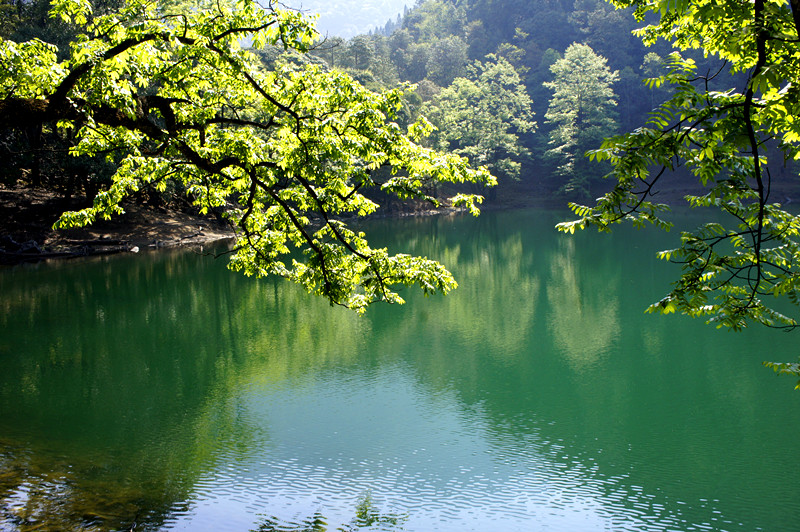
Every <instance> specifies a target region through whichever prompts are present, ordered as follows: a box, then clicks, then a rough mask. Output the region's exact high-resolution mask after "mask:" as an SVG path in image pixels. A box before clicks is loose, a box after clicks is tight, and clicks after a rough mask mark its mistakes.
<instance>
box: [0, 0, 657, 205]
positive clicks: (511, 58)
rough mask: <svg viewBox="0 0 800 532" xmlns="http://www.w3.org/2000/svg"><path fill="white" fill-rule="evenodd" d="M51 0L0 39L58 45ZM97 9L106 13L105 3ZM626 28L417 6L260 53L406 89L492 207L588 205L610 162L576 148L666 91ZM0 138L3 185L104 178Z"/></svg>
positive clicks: (595, 12)
mask: <svg viewBox="0 0 800 532" xmlns="http://www.w3.org/2000/svg"><path fill="white" fill-rule="evenodd" d="M49 5H50V4H49V2H48V1H46V0H37V1H34V2H30V3H27V2H9V1H7V2H5V3H4V4H3V6H2V7H3V9H4V13H5V16H4V17H3V20H4V23H3V26H2V27H1V28H0V37H3V38H6V39H9V40H12V41H18V42H21V41H24V40H27V39H30V38H41V39H43V40H45V41H47V42H54V43H56V44H58V45H59V46H60V48H61V49H62V50H64V49H65V47H66V46H67V43H68V42H69V40H70V39H71V37H72V35H71V32H72V31H74V30H72V29H71V28H70V26H69V25H68V24H64V23H60V22H59V21H57V20H54V19H52V18H51V17H49V16H48V15H47V12H48V9H49ZM98 7H99V8H101V9H113V8H114V2H106V3H105V4H102V3H101V4H99V5H98ZM637 25H638V23H637V21H636V20H635V19H634V17H632V16H631V10H630V9H628V10H617V9H615V8H614V6H612V5H610V4H608V3H606V2H603V1H601V0H591V1H579V2H575V3H574V4H573V3H572V2H550V1H543V2H535V3H532V4H531V3H528V2H511V1H503V2H488V1H470V2H455V1H451V0H428V1H425V2H419V3H418V4H417V5H415V6H414V7H413V8H410V9H407V10H406V12H405V14H404V16H398V18H397V19H396V20H389V21H388V22H387V23H386V24H385V26H383V27H382V28H380V29H379V30H378V31H375V32H371V33H370V34H369V35H359V36H356V37H354V38H351V39H349V40H345V39H342V38H340V37H336V36H327V37H325V38H324V39H323V40H320V41H319V42H317V43H316V44H315V45H314V46H313V47H312V49H311V50H310V52H309V53H307V54H300V53H295V54H288V55H289V56H292V55H293V56H294V57H287V54H286V53H284V52H283V50H282V48H280V47H274V48H271V49H270V48H267V49H262V50H259V51H257V53H258V54H259V55H260V57H261V58H262V61H264V63H265V64H267V65H271V66H274V64H275V62H276V61H296V62H317V63H319V64H321V65H323V66H324V67H325V68H330V69H340V70H344V71H345V72H346V73H348V74H349V75H351V76H352V77H353V78H355V79H356V80H358V81H359V82H360V83H361V84H363V85H364V86H365V87H367V88H369V89H373V90H383V89H390V88H394V87H397V86H399V85H400V84H401V83H403V82H410V83H413V84H415V86H416V88H415V90H414V91H412V92H408V93H407V94H406V95H405V97H404V98H405V101H404V105H403V108H402V110H401V113H402V116H401V119H402V121H404V122H405V123H406V124H408V123H413V122H414V121H415V120H416V119H417V118H418V117H419V116H425V117H427V118H428V119H429V120H430V121H431V122H432V123H433V125H434V126H436V128H437V129H436V132H435V133H434V135H433V136H432V137H431V138H430V139H429V140H428V142H429V143H430V144H431V145H432V146H433V147H435V148H437V149H441V150H446V151H450V152H453V153H457V154H460V155H464V156H467V157H468V158H469V159H470V162H471V163H472V164H474V165H488V167H489V169H490V170H491V171H492V172H493V173H494V174H495V175H496V176H497V177H498V178H499V179H500V186H499V187H498V188H497V189H494V190H488V191H484V192H487V193H488V196H489V198H488V199H489V200H490V201H491V200H493V199H496V198H497V197H498V195H499V197H500V198H501V201H502V198H504V197H505V198H511V197H518V196H519V193H518V191H517V189H520V188H522V190H523V191H524V192H525V194H526V195H528V196H531V197H539V198H546V197H550V196H551V195H552V194H553V193H554V192H557V193H559V194H560V195H562V196H564V197H566V198H567V199H574V198H581V199H587V198H589V197H593V196H592V195H593V194H595V192H596V191H593V190H592V188H593V187H594V188H597V187H598V186H600V184H601V177H602V176H603V175H604V174H605V173H607V171H608V168H605V167H604V166H602V165H597V164H588V161H587V160H586V159H585V158H584V156H583V154H584V153H585V152H586V151H587V150H589V149H593V148H596V147H598V146H599V143H600V141H601V140H602V138H604V137H605V136H608V135H611V134H614V133H617V132H620V131H627V130H631V129H633V128H635V127H638V126H640V125H642V124H644V123H645V122H646V120H647V117H648V113H649V112H650V111H651V110H652V109H653V108H654V107H655V106H656V105H657V104H658V103H660V102H661V101H662V100H663V99H664V98H665V97H666V95H667V94H668V92H667V89H666V88H664V87H655V86H650V87H648V86H647V85H646V84H645V83H644V80H645V79H646V78H653V77H658V76H659V75H662V74H663V73H664V72H665V68H664V61H665V59H666V56H667V54H668V53H669V52H670V48H669V46H668V43H666V42H665V41H661V42H659V43H657V44H656V45H654V46H651V47H645V46H644V45H643V43H642V42H641V40H640V39H638V38H636V37H635V36H633V35H632V33H631V32H632V30H633V29H634V28H636V27H637ZM61 53H62V54H63V53H64V52H63V51H62V52H61ZM2 139H3V140H2V142H3V144H2V148H3V150H4V151H5V152H6V156H5V157H3V162H2V163H0V164H2V165H3V167H2V168H1V169H0V172H1V173H0V178H1V179H2V182H3V183H4V184H6V185H9V184H14V183H26V184H30V185H32V186H44V187H47V188H50V189H53V190H55V191H58V192H59V193H60V194H64V195H65V196H67V197H71V196H73V195H85V196H86V197H88V198H91V197H94V196H95V195H96V193H97V192H98V191H99V190H101V189H102V188H103V187H107V186H108V184H109V183H110V177H111V175H112V174H113V172H114V171H115V168H114V164H113V162H111V163H110V162H109V161H107V160H105V159H104V158H102V157H86V156H82V157H71V156H68V155H67V152H68V150H69V147H70V144H71V142H72V140H71V139H70V138H69V136H68V135H65V134H64V133H63V132H60V131H58V130H55V129H52V130H44V131H35V130H31V131H26V132H24V133H22V134H21V133H19V132H10V131H9V130H6V133H5V134H4V135H3V137H2ZM23 146H27V149H24V148H23ZM45 146H46V149H45V148H44V147H45ZM34 154H35V155H34ZM43 155H44V156H43ZM172 188H173V187H169V192H173V190H172ZM511 188H513V189H514V192H513V193H508V194H506V193H505V191H506V190H508V189H511ZM598 190H599V189H598ZM141 194H142V195H143V196H148V197H149V196H153V197H152V198H149V199H151V201H153V202H159V201H170V199H171V198H170V197H169V193H167V194H163V193H162V194H159V193H157V192H156V191H153V190H148V191H142V193H141ZM157 196H160V197H157Z"/></svg>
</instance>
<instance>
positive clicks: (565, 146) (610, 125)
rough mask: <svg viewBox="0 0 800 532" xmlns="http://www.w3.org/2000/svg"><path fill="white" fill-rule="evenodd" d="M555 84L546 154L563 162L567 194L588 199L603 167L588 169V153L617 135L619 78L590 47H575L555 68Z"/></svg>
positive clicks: (560, 170) (548, 115)
mask: <svg viewBox="0 0 800 532" xmlns="http://www.w3.org/2000/svg"><path fill="white" fill-rule="evenodd" d="M550 70H551V71H552V72H553V75H554V77H555V79H554V80H553V81H552V82H546V83H544V86H545V87H547V88H549V89H551V90H552V91H553V97H552V99H551V100H550V107H549V108H548V109H547V113H546V114H545V115H544V116H545V118H546V119H547V123H549V124H551V125H552V126H553V129H552V131H551V132H550V146H552V147H551V148H550V149H549V150H548V151H547V154H548V155H549V156H550V157H551V158H553V159H555V160H556V161H558V169H557V174H558V175H561V176H564V177H565V178H566V183H565V184H564V186H563V187H562V188H561V191H562V192H565V193H567V194H578V195H581V196H588V195H589V194H590V187H591V183H592V181H595V180H597V179H599V178H600V177H601V175H598V174H601V172H602V171H603V169H602V167H600V168H599V169H598V167H597V166H594V167H592V166H589V165H588V164H586V161H585V158H584V156H583V155H584V153H585V152H586V151H587V150H589V149H592V148H596V147H597V146H599V145H600V142H601V141H602V139H603V137H606V136H608V135H610V134H612V133H614V132H615V131H616V127H617V123H616V114H615V112H614V107H616V105H617V101H616V95H615V94H614V90H613V88H612V85H613V84H614V82H616V81H617V80H618V79H619V74H618V73H617V72H616V71H614V72H612V71H611V69H610V68H608V66H607V65H606V60H605V58H604V57H601V56H599V55H597V54H596V53H594V50H592V49H591V47H589V46H588V45H586V44H578V43H573V44H572V45H571V46H570V47H569V48H567V51H566V52H565V53H564V57H563V58H561V59H559V60H558V61H556V62H555V63H553V65H552V66H551V67H550Z"/></svg>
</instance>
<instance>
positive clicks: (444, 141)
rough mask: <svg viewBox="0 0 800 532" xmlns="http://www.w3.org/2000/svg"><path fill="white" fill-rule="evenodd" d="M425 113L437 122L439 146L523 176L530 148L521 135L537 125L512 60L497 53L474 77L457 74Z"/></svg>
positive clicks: (496, 169) (472, 68)
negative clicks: (521, 166) (520, 137)
mask: <svg viewBox="0 0 800 532" xmlns="http://www.w3.org/2000/svg"><path fill="white" fill-rule="evenodd" d="M422 113H423V114H425V115H427V116H428V117H429V118H430V119H431V121H432V122H433V123H434V124H435V125H436V126H437V129H438V131H437V132H436V134H435V135H434V140H435V141H436V142H437V147H438V148H440V149H442V150H449V151H452V152H453V153H457V154H459V155H463V156H465V157H468V158H469V160H470V162H472V164H475V165H487V166H488V168H489V169H490V170H491V171H492V173H494V174H496V175H499V176H505V177H508V178H512V179H518V178H519V173H520V160H521V159H522V158H524V157H526V156H527V154H528V152H527V150H526V149H525V148H524V147H523V146H522V145H521V144H520V142H519V135H520V134H521V133H526V132H529V131H532V130H534V129H535V126H536V124H535V122H534V121H533V113H532V111H531V99H530V97H529V96H528V93H527V92H526V91H525V87H524V86H523V85H522V83H521V81H520V78H519V75H518V74H517V71H516V70H515V69H514V67H513V66H511V64H510V63H509V62H508V61H507V60H505V59H503V58H502V57H497V56H494V55H491V54H490V55H489V56H487V57H486V60H485V61H483V62H481V61H476V62H475V63H474V64H473V65H471V66H470V68H469V76H468V77H463V78H456V79H455V80H454V81H453V83H452V85H450V86H449V87H447V88H446V89H443V90H442V91H441V92H440V93H439V94H438V95H437V96H436V97H435V98H434V99H433V101H432V102H430V103H429V104H428V105H426V106H425V107H424V108H423V110H422Z"/></svg>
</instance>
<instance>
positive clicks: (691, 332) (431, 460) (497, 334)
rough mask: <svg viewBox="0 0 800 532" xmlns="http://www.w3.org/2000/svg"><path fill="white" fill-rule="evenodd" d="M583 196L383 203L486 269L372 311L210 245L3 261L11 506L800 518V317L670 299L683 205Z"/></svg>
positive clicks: (1, 416)
mask: <svg viewBox="0 0 800 532" xmlns="http://www.w3.org/2000/svg"><path fill="white" fill-rule="evenodd" d="M564 216H565V214H564V213H557V212H534V211H525V210H523V211H511V212H486V213H484V214H482V215H481V217H479V218H478V219H473V218H471V217H467V216H464V217H460V216H451V217H431V218H420V219H403V220H397V219H387V220H379V221H375V222H371V223H370V224H369V225H368V226H367V227H366V228H365V229H367V231H368V232H369V231H372V233H373V235H374V236H373V240H372V242H373V244H374V245H377V244H381V245H386V246H389V247H390V249H394V250H395V251H403V252H410V253H415V254H421V255H426V256H428V257H431V258H436V259H439V260H440V261H442V262H443V263H444V264H445V265H446V266H448V268H450V269H451V271H452V272H453V273H454V275H455V276H456V278H457V279H458V281H459V284H460V287H459V289H458V290H456V291H455V292H453V293H452V295H450V296H448V297H444V298H443V297H430V298H425V297H423V296H421V295H420V294H418V293H417V292H415V291H413V290H410V289H409V290H405V291H404V292H403V295H404V297H406V299H407V300H408V303H407V304H406V305H405V306H401V307H392V306H376V307H374V308H372V309H371V310H370V311H369V312H368V313H367V315H366V316H365V317H363V318H358V317H356V316H355V315H353V314H352V313H351V312H349V311H346V310H344V309H341V308H332V307H330V306H329V305H328V304H327V302H325V301H322V300H319V299H312V298H310V297H309V296H307V295H306V294H305V293H303V292H302V291H301V290H299V289H298V288H296V287H294V286H292V285H290V284H288V283H286V282H284V281H280V280H254V279H248V278H244V277H242V276H240V275H238V274H234V273H231V272H229V271H228V270H227V269H226V268H225V259H224V258H221V259H214V258H213V257H211V256H206V255H202V254H199V253H197V252H192V251H188V250H177V251H166V252H159V253H151V254H139V255H130V256H115V257H108V258H105V259H102V260H91V261H72V262H62V263H53V264H41V265H33V266H20V267H14V268H9V269H4V270H0V309H2V310H0V364H1V365H2V371H0V530H3V531H6V530H9V531H11V530H34V529H36V530H40V529H44V530H74V529H78V528H80V527H83V529H85V530H129V529H131V528H132V527H133V526H134V525H135V528H134V529H135V530H162V529H163V530H192V531H195V530H213V531H224V530H230V531H247V530H262V531H268V530H308V529H314V528H312V527H313V526H315V525H316V526H318V528H316V529H314V530H336V529H338V528H343V529H345V530H356V529H367V528H368V527H367V525H371V526H372V528H370V529H372V530H399V529H404V530H411V531H426V530H448V531H450V530H452V531H456V530H457V531H462V530H479V531H495V530H496V531H509V530H557V531H560V530H563V531H575V530H615V531H616V530H635V531H650V530H652V531H656V530H681V531H685V530H740V531H753V530H767V531H777V530H780V531H789V530H800V521H798V516H800V476H798V475H797V472H796V468H795V465H794V464H795V458H796V455H797V452H798V446H800V392H795V391H794V390H793V389H792V388H793V386H794V380H793V379H791V378H788V377H777V376H775V375H774V374H773V373H772V372H771V371H770V370H767V369H765V368H763V367H762V366H761V362H762V361H763V360H780V361H792V360H797V357H798V355H800V348H798V346H800V342H798V338H800V337H798V336H797V335H798V334H800V333H790V334H785V333H781V332H776V331H769V330H764V329H752V330H748V331H745V332H743V333H739V334H734V333H729V332H726V331H718V330H715V329H713V328H711V327H708V326H705V325H703V324H702V323H701V322H698V321H692V320H689V319H686V318H683V317H679V316H666V317H665V316H654V315H648V314H644V313H643V311H644V309H645V308H646V306H647V305H648V304H649V303H651V302H653V301H655V300H657V299H658V298H660V297H661V296H662V295H663V294H664V293H665V292H666V290H667V288H668V285H669V281H670V279H671V278H672V277H673V276H675V275H676V271H677V267H676V266H671V265H669V264H667V263H663V262H660V261H658V260H656V259H655V257H654V254H655V253H654V252H655V250H656V249H661V248H666V247H669V246H670V245H672V244H671V242H672V239H675V238H677V233H676V232H672V233H667V234H662V233H658V232H655V231H647V232H637V231H634V230H630V229H628V228H620V231H619V232H617V233H615V234H613V235H598V234H597V233H595V232H586V233H584V234H579V235H575V236H572V237H570V236H565V235H559V234H557V233H556V232H555V231H554V229H553V226H554V224H555V223H556V222H557V221H559V220H561V219H563V218H564ZM681 223H689V221H682V222H681ZM321 523H325V525H324V526H323V525H321ZM37 526H39V527H41V528H36V527H37Z"/></svg>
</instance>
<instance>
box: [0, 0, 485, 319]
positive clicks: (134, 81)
mask: <svg viewBox="0 0 800 532" xmlns="http://www.w3.org/2000/svg"><path fill="white" fill-rule="evenodd" d="M52 16H56V17H60V18H61V19H63V20H64V21H66V22H67V23H70V24H73V25H75V26H76V27H77V37H76V38H75V39H74V40H73V42H72V43H71V47H70V50H69V52H68V54H67V59H66V60H63V61H59V60H58V59H57V50H56V48H55V47H54V46H53V45H50V44H48V43H45V42H42V41H40V40H31V41H28V42H23V43H15V42H11V41H7V40H2V41H0V65H2V68H0V127H6V128H8V127H22V126H26V125H29V124H32V123H57V127H59V128H62V129H66V130H72V131H73V132H74V134H75V135H76V136H77V139H78V142H77V144H76V146H75V147H74V153H76V154H106V155H109V156H121V157H122V161H121V163H120V164H119V167H118V169H117V171H116V174H115V175H114V178H113V185H112V186H111V187H110V188H109V189H108V190H107V191H104V192H101V193H100V194H99V195H98V196H97V197H96V198H95V200H94V206H93V207H91V208H88V209H85V210H82V211H78V212H70V213H66V214H64V215H63V216H62V217H61V219H60V220H59V221H58V223H57V225H58V226H59V227H71V226H78V225H84V224H89V223H91V222H92V221H93V220H95V219H96V218H98V217H108V216H110V215H113V214H115V213H119V212H121V207H120V202H121V201H122V199H123V198H124V197H125V196H126V195H128V194H130V193H132V192H135V191H137V190H138V189H140V188H142V187H144V186H155V187H157V188H162V189H163V188H164V187H166V186H167V183H168V182H173V183H174V182H177V183H179V184H180V185H181V186H182V187H183V188H184V189H185V190H186V191H187V193H188V195H189V197H190V198H191V199H192V200H193V201H194V203H195V204H196V205H198V206H199V207H200V208H201V209H202V210H203V211H207V210H208V209H211V208H214V207H220V206H225V207H226V210H227V213H228V215H229V216H230V218H231V220H232V221H233V222H234V223H235V225H236V228H237V231H238V241H237V247H236V253H235V255H233V257H232V259H231V267H232V268H233V269H236V270H242V271H244V272H245V273H247V274H255V275H259V276H262V275H269V274H277V275H281V276H283V277H286V278H288V279H291V280H293V281H295V282H297V283H300V284H301V285H303V286H304V287H306V288H307V289H308V290H309V291H310V292H312V293H316V294H321V295H323V296H325V297H327V298H329V299H330V301H331V302H332V303H336V304H341V305H345V306H348V307H350V308H353V309H355V310H357V311H363V310H364V309H365V308H366V306H367V305H368V304H370V303H371V302H373V301H377V300H385V301H390V302H401V301H402V299H401V298H400V296H399V295H398V294H397V293H396V292H394V291H393V288H392V287H394V286H396V285H412V284H415V285H418V286H419V287H421V288H422V289H423V290H424V291H425V292H426V293H431V292H447V291H448V290H450V289H451V288H453V287H454V286H455V281H454V280H453V278H452V276H451V275H450V273H449V272H448V271H447V270H446V269H445V268H444V267H443V266H442V265H440V264H438V263H437V262H435V261H432V260H428V259H426V258H421V257H411V256H408V255H403V254H400V255H390V254H389V253H388V251H387V250H386V249H374V248H371V247H370V246H369V244H368V243H367V241H366V240H365V235H364V234H363V233H360V232H357V231H354V230H352V229H350V228H349V227H348V225H347V224H346V223H345V222H344V221H343V216H347V217H349V216H364V215H367V214H370V213H372V212H374V211H375V210H376V208H377V207H378V205H377V204H376V203H374V202H373V201H371V200H369V199H367V197H365V196H364V195H363V194H362V191H363V190H364V189H366V188H369V187H378V186H379V187H380V188H381V189H382V190H384V191H385V192H387V193H389V194H393V195H396V196H399V197H401V198H421V199H425V200H429V201H432V202H434V203H436V202H437V200H436V199H435V198H432V197H430V196H428V195H427V194H426V193H425V190H427V184H428V183H430V182H432V181H451V182H457V183H458V182H464V181H474V182H482V183H486V184H491V183H493V182H494V178H492V177H491V176H490V175H489V173H488V172H487V171H486V170H477V171H476V170H472V169H470V168H469V167H468V166H467V161H466V159H464V158H461V157H458V156H455V155H445V154H441V153H438V152H436V151H433V150H430V149H426V148H423V147H421V146H420V145H419V144H418V143H417V142H418V141H419V140H420V139H421V138H422V137H423V136H424V135H425V134H427V133H429V132H430V124H428V123H427V122H425V121H424V120H423V121H420V122H418V123H416V124H413V125H412V126H411V127H409V128H408V131H403V130H402V129H401V127H400V126H399V125H398V124H397V123H396V121H395V120H396V116H397V112H398V110H399V109H400V108H401V105H402V90H389V91H385V92H382V93H374V92H370V91H368V90H366V89H365V88H363V87H362V86H361V85H360V84H359V83H357V82H355V81H354V80H353V79H352V78H350V77H349V76H347V75H346V74H344V73H342V72H339V71H335V70H327V69H324V68H322V67H321V66H315V65H313V64H307V65H304V66H297V65H294V64H290V63H286V64H279V65H278V66H277V67H276V68H275V69H273V70H266V69H264V68H263V67H262V65H261V64H260V63H259V62H258V60H257V59H256V58H255V56H254V55H253V54H251V53H250V52H248V51H247V50H243V49H241V47H240V43H241V42H242V41H243V39H249V40H251V42H252V44H253V46H254V47H256V48H257V47H261V46H264V45H279V46H282V47H284V49H293V50H297V51H300V52H304V51H306V50H308V48H309V47H310V46H311V44H312V43H313V42H314V41H315V39H316V34H315V32H314V30H313V27H312V26H311V25H310V23H309V22H308V21H307V20H306V19H304V18H303V17H302V16H301V15H300V14H298V13H296V12H293V11H286V10H282V9H278V8H276V7H274V6H271V7H270V8H267V9H264V8H261V7H260V6H259V5H257V4H256V3H255V2H253V1H252V0H242V1H240V2H238V3H236V5H235V6H232V7H231V8H229V7H227V6H225V5H224V4H221V3H218V4H215V5H214V7H213V8H210V9H203V10H183V11H182V12H181V13H180V14H168V13H167V14H165V13H164V12H162V11H158V10H157V8H156V7H155V6H154V3H152V2H146V1H142V0H130V1H128V2H127V3H126V4H125V5H124V6H123V7H121V8H120V9H119V10H118V11H116V12H113V13H109V14H103V15H100V14H96V13H93V12H92V5H91V3H90V2H89V1H88V0H84V1H75V0H57V1H55V2H53V8H52ZM387 166H388V167H391V168H392V172H391V176H390V177H389V178H388V179H387V180H385V181H384V182H382V183H378V182H376V180H375V178H374V177H373V171H374V170H375V169H377V168H380V167H387ZM479 200H480V198H479V197H476V196H470V195H458V196H457V197H455V198H453V204H455V205H460V206H464V207H466V208H468V209H470V210H472V211H473V212H477V210H476V208H475V203H476V202H477V201H479ZM294 250H301V251H302V256H301V255H300V254H298V253H295V252H294Z"/></svg>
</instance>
